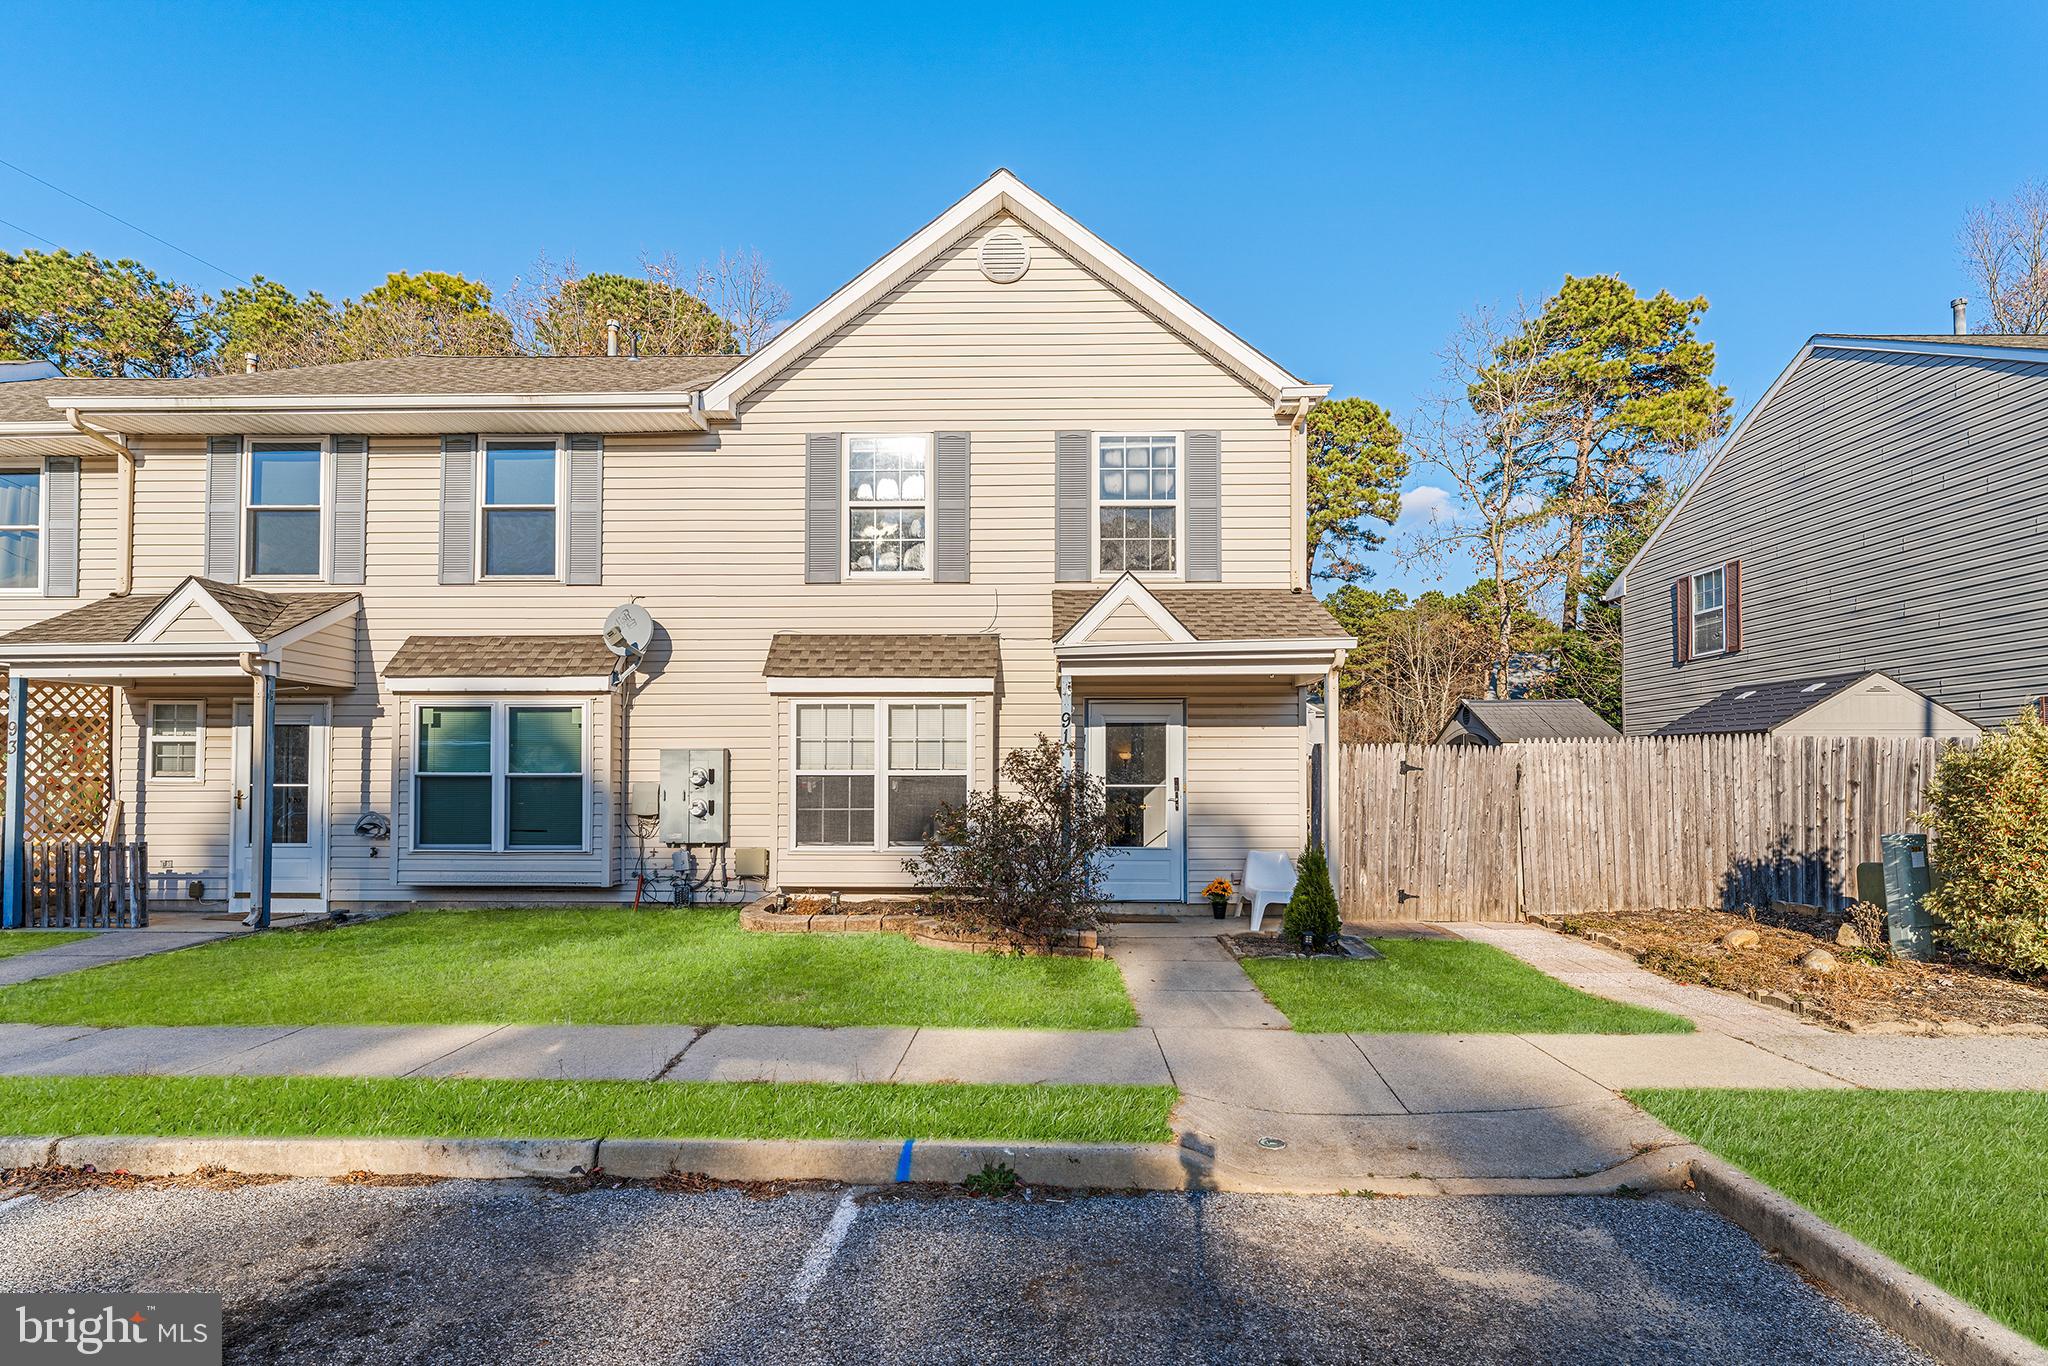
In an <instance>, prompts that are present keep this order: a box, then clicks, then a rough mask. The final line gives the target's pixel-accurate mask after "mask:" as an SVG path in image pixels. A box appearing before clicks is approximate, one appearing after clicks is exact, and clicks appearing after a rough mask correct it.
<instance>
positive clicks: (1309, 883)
mask: <svg viewBox="0 0 2048 1366" xmlns="http://www.w3.org/2000/svg"><path fill="white" fill-rule="evenodd" d="M1284 923H1285V925H1286V930H1287V937H1288V938H1289V939H1291V940H1294V941H1296V942H1299V941H1300V940H1301V938H1302V936H1303V935H1307V936H1308V937H1309V938H1310V939H1313V940H1314V941H1315V942H1316V945H1317V947H1325V946H1327V945H1328V944H1329V943H1330V942H1331V941H1332V940H1334V939H1335V938H1336V937H1337V933H1338V931H1339V930H1340V929H1342V928H1343V925H1342V921H1341V919H1340V918H1339V916H1338V914H1337V893H1336V891H1335V890H1334V889H1333V888H1332V887H1331V886H1330V865H1329V862H1328V861H1327V860H1325V859H1324V858H1323V851H1322V849H1321V847H1320V846H1318V845H1313V844H1311V845H1310V846H1309V847H1308V848H1307V849H1306V850H1305V851H1303V853H1302V856H1301V862H1300V863H1299V864H1298V865H1296V867H1295V872H1294V895H1293V896H1292V897H1290V898H1288V901H1287V918H1286V921H1285V922H1284Z"/></svg>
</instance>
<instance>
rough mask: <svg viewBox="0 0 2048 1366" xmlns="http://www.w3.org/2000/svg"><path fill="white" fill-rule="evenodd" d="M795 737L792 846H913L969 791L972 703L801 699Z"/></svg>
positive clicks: (795, 712)
mask: <svg viewBox="0 0 2048 1366" xmlns="http://www.w3.org/2000/svg"><path fill="white" fill-rule="evenodd" d="M791 706H792V710H793V717H792V725H793V730H794V734H795V745H794V755H793V764H792V772H791V775H790V776H791V790H792V791H793V793H794V794H795V795H794V799H793V801H792V802H791V807H792V819H793V821H794V829H793V830H792V832H791V834H792V843H793V845H794V847H795V848H798V849H876V850H881V849H914V848H917V847H919V846H921V845H923V843H924V840H925V836H926V835H927V834H928V833H929V832H930V830H931V826H932V822H933V821H934V820H935V819H936V818H937V816H938V814H939V812H940V811H941V810H943V809H945V808H947V807H955V806H959V805H961V804H962V803H964V802H965V801H966V800H967V793H968V790H969V788H970V787H971V786H972V771H971V764H972V755H973V747H972V745H971V744H970V743H969V740H970V736H971V733H972V706H973V704H972V703H971V702H965V701H953V700H944V701H940V700H924V699H918V700H915V701H902V702H896V701H875V700H848V701H838V700H835V701H822V700H821V701H816V702H812V701H803V702H795V703H792V704H791Z"/></svg>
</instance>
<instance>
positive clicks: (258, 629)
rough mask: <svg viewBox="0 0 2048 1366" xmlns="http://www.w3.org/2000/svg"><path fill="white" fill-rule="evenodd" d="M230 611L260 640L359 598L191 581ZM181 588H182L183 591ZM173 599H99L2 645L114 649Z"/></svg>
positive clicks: (141, 595)
mask: <svg viewBox="0 0 2048 1366" xmlns="http://www.w3.org/2000/svg"><path fill="white" fill-rule="evenodd" d="M189 582H193V583H197V584H198V585H199V586H200V587H202V588H204V589H205V590H206V591H207V593H208V594H209V595H210V596H211V597H212V598H213V600H214V601H215V602H218V603H219V604H220V605H221V606H222V607H224V608H226V609H227V613H228V615H229V616H231V617H233V618H234V619H235V620H236V621H238V622H240V623H241V624H242V627H243V629H244V630H246V631H248V632H249V634H250V635H252V636H254V637H256V639H258V640H270V639H272V638H274V637H277V636H281V635H283V634H284V633H285V632H286V631H289V630H291V629H292V628H293V627H294V626H301V625H304V624H305V623H306V622H309V621H311V620H312V619H313V618H314V617H317V616H319V615H320V614H321V613H322V612H325V611H328V610H330V609H332V608H335V607H339V606H341V604H343V603H345V602H353V601H355V600H356V599H357V598H358V597H359V596H360V595H359V594H356V593H271V592H265V591H263V590H260V589H255V588H244V587H241V586H240V585H238V584H232V583H220V582H218V581H216V580H213V579H197V578H195V579H192V580H189ZM184 586H185V585H184V584H182V583H181V584H179V585H178V588H183V587H184ZM177 591H178V589H176V588H174V589H172V590H171V592H170V593H130V594H129V595H128V596H127V597H125V598H114V597H108V598H101V599H100V600H99V601H98V602H89V603H87V604H86V605H85V606H83V607H74V608H72V609H71V610H70V611H68V612H60V613H58V614H57V615H56V616H54V617H45V618H44V619H43V620H41V621H38V622H34V623H32V624H30V625H27V626H24V627H22V628H21V629H20V630H18V631H10V632H8V633H7V634H6V635H4V636H0V644H14V645H112V644H118V643H119V642H121V641H124V640H127V639H128V638H129V637H130V636H132V635H134V634H135V631H136V628H137V627H139V626H141V625H142V623H143V622H144V621H146V620H148V618H149V614H150V613H152V612H154V611H155V610H156V609H157V606H158V604H160V603H162V602H163V601H164V599H166V598H168V597H170V596H172V595H173V594H175V593H176V592H177Z"/></svg>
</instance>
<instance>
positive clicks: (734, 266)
mask: <svg viewBox="0 0 2048 1366" xmlns="http://www.w3.org/2000/svg"><path fill="white" fill-rule="evenodd" d="M674 264H675V263H674V260H673V258H669V259H668V266H669V268H670V269H671V270H673V268H674ZM694 292H695V293H696V295H697V297H698V298H700V299H702V300H704V302H706V303H708V304H710V305H711V307H712V308H713V310H715V311H716V312H717V314H718V316H719V317H721V318H723V319H725V322H726V326H728V327H730V328H731V329H732V338H733V342H734V345H735V347H736V349H737V350H738V351H739V353H740V354H741V355H743V356H747V355H752V354H753V353H754V352H756V351H758V350H760V349H761V347H762V346H763V345H765V344H766V343H767V342H768V340H769V339H770V338H772V337H773V336H774V335H775V334H776V333H777V332H780V331H781V330H782V319H783V317H784V315H786V314H787V313H788V312H789V291H788V290H786V289H784V288H783V287H782V286H781V285H779V284H777V283H776V282H775V277H774V275H772V274H771V273H770V272H769V270H768V260H767V258H766V257H764V256H762V255H761V253H760V252H758V251H756V250H754V249H753V248H752V247H747V248H745V249H744V250H741V251H737V252H724V251H721V252H719V253H718V259H716V260H714V261H706V262H704V263H703V264H701V265H699V266H698V267H697V282H696V288H695V291H694Z"/></svg>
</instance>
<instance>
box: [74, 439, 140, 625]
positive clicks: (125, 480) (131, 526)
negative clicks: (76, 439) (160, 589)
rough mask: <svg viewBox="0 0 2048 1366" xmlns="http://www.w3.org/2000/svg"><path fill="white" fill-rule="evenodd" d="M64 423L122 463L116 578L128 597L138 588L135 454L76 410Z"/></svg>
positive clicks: (122, 594)
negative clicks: (119, 562)
mask: <svg viewBox="0 0 2048 1366" xmlns="http://www.w3.org/2000/svg"><path fill="white" fill-rule="evenodd" d="M64 421H65V423H66V424H67V425H68V426H69V427H70V428H71V430H73V431H75V432H77V433H78V434H79V435H80V436H82V437H84V438H85V439H86V440H88V441H91V442H92V443H94V444H95V445H98V446H104V447H106V449H108V450H110V451H112V452H113V453H114V459H115V460H116V461H117V462H118V463H119V467H120V470H121V497H120V500H119V503H118V505H117V506H116V507H115V509H114V512H115V516H116V517H117V518H118V521H117V522H116V523H115V525H116V526H117V527H118V528H119V530H118V531H117V532H116V533H115V534H116V538H117V539H118V540H119V541H120V542H121V571H120V573H119V574H118V575H116V576H115V579H114V596H115V597H117V598H125V597H127V596H128V594H129V593H131V592H133V591H134V589H135V452H133V451H131V450H129V449H128V443H127V442H126V441H117V440H115V439H114V438H113V437H112V436H109V435H108V434H107V433H106V432H103V431H101V430H100V429H99V428H97V427H95V426H92V425H91V424H90V423H88V422H86V421H85V420H84V419H83V418H81V417H80V416H79V415H78V409H76V408H66V409H65V410H64Z"/></svg>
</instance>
